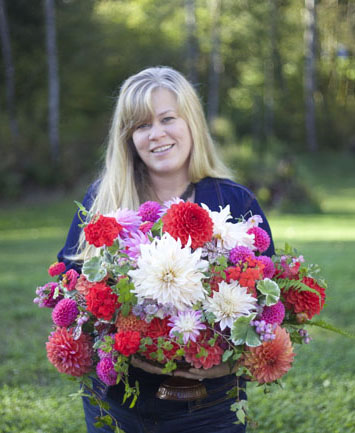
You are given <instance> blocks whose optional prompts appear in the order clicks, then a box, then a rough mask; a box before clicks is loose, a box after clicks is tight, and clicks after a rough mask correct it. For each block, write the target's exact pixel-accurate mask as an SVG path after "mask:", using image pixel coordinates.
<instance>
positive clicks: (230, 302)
mask: <svg viewBox="0 0 355 433" xmlns="http://www.w3.org/2000/svg"><path fill="white" fill-rule="evenodd" d="M218 286H219V291H218V292H213V298H211V297H208V298H207V299H206V300H205V302H204V310H205V311H207V312H209V313H213V314H214V315H215V317H216V322H220V323H219V326H220V328H221V330H222V331H223V330H224V329H225V328H226V327H228V328H232V326H233V323H234V321H235V320H236V319H237V318H238V317H240V316H249V315H250V314H251V312H252V311H255V309H256V304H257V300H256V299H255V298H254V297H253V296H251V295H250V294H249V293H248V292H247V289H246V288H245V287H242V286H240V285H239V283H238V282H237V281H232V282H231V283H230V284H228V283H226V282H225V281H222V282H221V283H219V285H218Z"/></svg>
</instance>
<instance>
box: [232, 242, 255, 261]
mask: <svg viewBox="0 0 355 433" xmlns="http://www.w3.org/2000/svg"><path fill="white" fill-rule="evenodd" d="M249 256H250V257H255V254H254V253H253V251H252V250H251V249H250V248H247V247H243V246H239V247H235V248H232V249H231V250H230V252H229V260H230V261H231V262H232V263H233V264H234V265H236V264H237V263H239V262H242V263H243V262H244V261H245V259H246V258H247V257H249Z"/></svg>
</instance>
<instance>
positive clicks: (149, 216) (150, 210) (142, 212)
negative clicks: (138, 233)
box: [138, 201, 162, 223]
mask: <svg viewBox="0 0 355 433" xmlns="http://www.w3.org/2000/svg"><path fill="white" fill-rule="evenodd" d="M138 215H139V216H140V217H141V218H142V221H143V222H144V221H151V222H152V223H155V222H156V221H157V220H158V219H159V218H160V217H161V216H162V208H161V205H160V204H159V203H158V202H156V201H146V202H145V203H143V204H141V205H140V206H139V210H138Z"/></svg>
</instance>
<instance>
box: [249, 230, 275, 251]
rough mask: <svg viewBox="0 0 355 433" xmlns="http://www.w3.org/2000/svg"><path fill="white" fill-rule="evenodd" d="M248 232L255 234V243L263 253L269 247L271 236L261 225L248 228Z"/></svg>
mask: <svg viewBox="0 0 355 433" xmlns="http://www.w3.org/2000/svg"><path fill="white" fill-rule="evenodd" d="M248 233H249V234H253V235H254V245H255V248H256V249H257V250H258V251H260V252H261V253H263V252H264V251H266V250H267V249H268V248H269V246H270V242H271V241H270V236H269V235H268V234H267V232H266V231H265V230H264V229H262V228H261V227H252V228H250V229H249V230H248Z"/></svg>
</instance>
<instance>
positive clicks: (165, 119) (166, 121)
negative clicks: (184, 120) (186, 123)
mask: <svg viewBox="0 0 355 433" xmlns="http://www.w3.org/2000/svg"><path fill="white" fill-rule="evenodd" d="M174 119H175V117H172V116H167V117H164V118H163V122H164V123H168V122H170V121H172V120H174Z"/></svg>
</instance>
